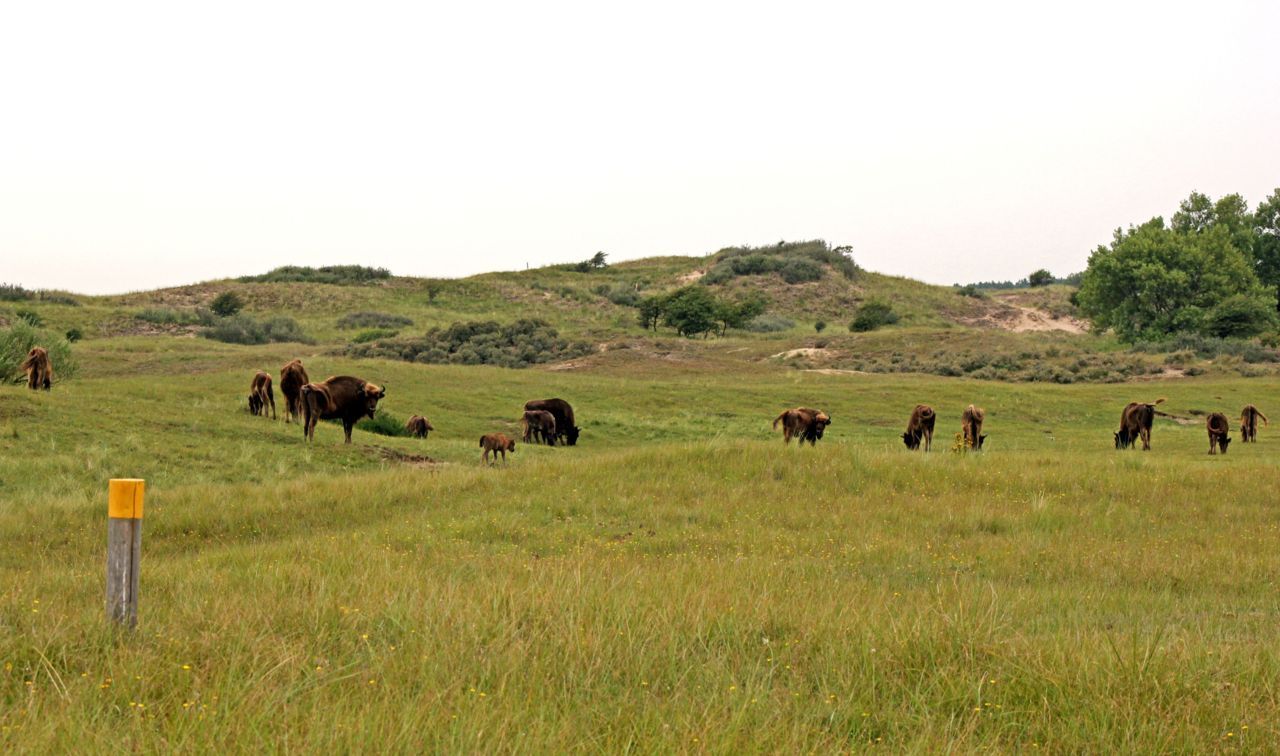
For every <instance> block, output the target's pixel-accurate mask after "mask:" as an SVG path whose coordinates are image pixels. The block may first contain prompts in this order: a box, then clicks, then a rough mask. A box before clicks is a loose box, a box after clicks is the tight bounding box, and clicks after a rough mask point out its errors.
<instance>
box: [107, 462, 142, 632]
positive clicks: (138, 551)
mask: <svg viewBox="0 0 1280 756" xmlns="http://www.w3.org/2000/svg"><path fill="white" fill-rule="evenodd" d="M146 488H147V483H146V481H144V480H136V479H131V478H126V479H118V478H117V479H112V481H111V483H110V484H109V485H108V487H107V621H108V622H114V623H116V624H118V625H124V626H125V627H127V628H129V629H130V630H132V629H134V628H135V627H137V626H138V571H139V567H140V563H141V560H142V497H143V495H144V494H145V493H146Z"/></svg>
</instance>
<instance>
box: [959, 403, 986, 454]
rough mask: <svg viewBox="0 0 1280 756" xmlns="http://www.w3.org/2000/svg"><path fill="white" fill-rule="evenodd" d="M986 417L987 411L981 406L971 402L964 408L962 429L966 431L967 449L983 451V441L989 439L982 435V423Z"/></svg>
mask: <svg viewBox="0 0 1280 756" xmlns="http://www.w3.org/2000/svg"><path fill="white" fill-rule="evenodd" d="M986 419H987V413H986V412H984V411H983V410H982V408H981V407H975V406H973V405H972V404H970V405H969V406H968V407H965V408H964V413H963V414H962V415H960V430H961V431H962V432H963V433H964V448H965V451H968V450H970V449H972V450H974V451H982V442H984V441H986V440H987V437H986V436H984V435H982V423H983V421H984V420H986Z"/></svg>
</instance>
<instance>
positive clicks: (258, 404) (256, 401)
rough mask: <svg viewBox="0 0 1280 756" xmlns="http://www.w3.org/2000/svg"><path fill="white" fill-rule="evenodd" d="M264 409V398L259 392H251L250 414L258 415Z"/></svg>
mask: <svg viewBox="0 0 1280 756" xmlns="http://www.w3.org/2000/svg"><path fill="white" fill-rule="evenodd" d="M261 411H262V399H261V397H259V396H258V395H257V394H249V414H250V415H256V414H258V413H259V412H261Z"/></svg>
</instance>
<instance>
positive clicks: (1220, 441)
mask: <svg viewBox="0 0 1280 756" xmlns="http://www.w3.org/2000/svg"><path fill="white" fill-rule="evenodd" d="M1204 425H1205V428H1206V429H1207V430H1208V431H1209V453H1210V454H1217V453H1218V450H1219V449H1220V450H1222V453H1223V454H1226V453H1227V444H1229V443H1231V424H1230V423H1228V422H1227V416H1226V415H1224V414H1222V413H1221V412H1214V413H1213V414H1211V415H1209V417H1207V418H1205V421H1204Z"/></svg>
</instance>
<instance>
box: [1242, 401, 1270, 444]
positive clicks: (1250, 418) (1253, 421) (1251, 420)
mask: <svg viewBox="0 0 1280 756" xmlns="http://www.w3.org/2000/svg"><path fill="white" fill-rule="evenodd" d="M1258 418H1262V424H1263V425H1267V424H1268V423H1267V416H1266V415H1264V414H1262V412H1261V411H1259V410H1258V408H1257V407H1255V406H1253V405H1252V404H1246V405H1244V409H1242V410H1240V443H1242V444H1248V443H1257V441H1258Z"/></svg>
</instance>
